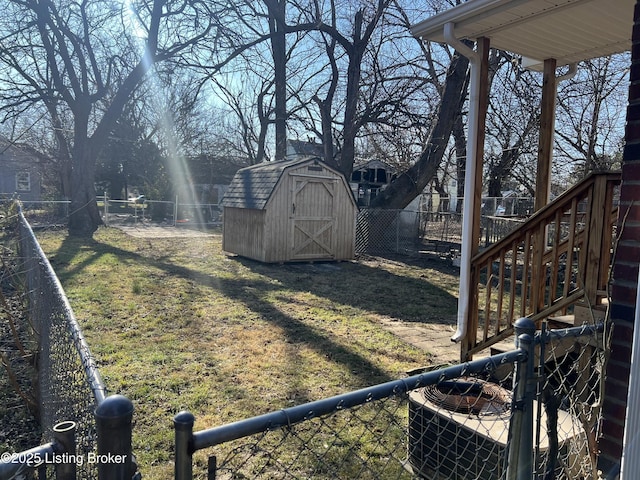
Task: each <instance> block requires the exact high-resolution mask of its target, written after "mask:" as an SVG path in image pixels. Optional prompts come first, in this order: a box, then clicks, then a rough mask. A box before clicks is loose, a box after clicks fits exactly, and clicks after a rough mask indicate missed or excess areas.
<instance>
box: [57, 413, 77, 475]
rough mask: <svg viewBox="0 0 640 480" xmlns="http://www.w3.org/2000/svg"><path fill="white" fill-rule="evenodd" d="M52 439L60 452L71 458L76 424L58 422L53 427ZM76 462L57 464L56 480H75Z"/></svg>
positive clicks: (74, 442)
mask: <svg viewBox="0 0 640 480" xmlns="http://www.w3.org/2000/svg"><path fill="white" fill-rule="evenodd" d="M53 438H54V439H55V444H57V445H59V448H61V450H62V452H59V453H67V454H69V455H71V456H73V455H75V453H76V422H69V421H68V422H60V423H58V424H56V425H54V426H53ZM76 464H77V462H75V461H70V462H57V463H56V480H76V478H77V477H76V474H77V468H76Z"/></svg>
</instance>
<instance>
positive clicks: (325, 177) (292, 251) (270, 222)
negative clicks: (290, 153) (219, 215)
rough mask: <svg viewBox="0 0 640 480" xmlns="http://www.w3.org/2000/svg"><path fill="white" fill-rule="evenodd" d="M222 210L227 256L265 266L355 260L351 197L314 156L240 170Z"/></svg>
mask: <svg viewBox="0 0 640 480" xmlns="http://www.w3.org/2000/svg"><path fill="white" fill-rule="evenodd" d="M222 206H223V220H224V222H223V237H222V248H223V250H224V251H226V252H229V253H236V254H238V255H241V256H243V257H248V258H252V259H254V260H259V261H261V262H269V263H271V262H295V261H312V260H349V259H352V258H353V256H354V250H355V226H356V217H357V212H358V207H357V205H356V202H355V199H354V197H353V194H352V193H351V189H350V188H349V185H348V184H347V182H346V179H345V178H344V176H343V175H342V174H341V173H340V172H338V171H337V170H334V169H333V168H331V167H329V166H328V165H327V164H325V163H323V162H321V161H319V160H317V159H315V158H309V159H302V160H301V159H297V160H284V161H280V162H268V163H262V164H259V165H254V166H251V167H247V168H243V169H241V170H239V171H238V172H237V173H236V175H235V176H234V177H233V180H232V181H231V185H230V186H229V188H228V189H227V191H226V193H225V195H224V197H223V199H222Z"/></svg>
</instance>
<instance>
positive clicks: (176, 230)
mask: <svg viewBox="0 0 640 480" xmlns="http://www.w3.org/2000/svg"><path fill="white" fill-rule="evenodd" d="M115 228H119V229H120V230H122V231H123V232H125V233H126V234H127V235H131V236H132V237H137V238H197V237H213V236H216V235H220V232H218V231H203V230H196V229H192V228H187V227H172V226H169V225H166V226H165V225H144V224H139V225H119V226H116V227H115Z"/></svg>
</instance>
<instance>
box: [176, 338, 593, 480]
mask: <svg viewBox="0 0 640 480" xmlns="http://www.w3.org/2000/svg"><path fill="white" fill-rule="evenodd" d="M530 331H533V330H530ZM599 331H601V326H600V327H597V328H596V327H580V328H573V329H567V330H562V331H543V332H539V333H538V334H537V335H536V337H535V340H534V342H531V340H529V342H530V345H531V347H530V348H529V349H528V350H526V349H525V348H519V349H516V350H512V351H509V352H505V353H499V354H495V355H493V356H490V357H488V358H485V359H481V360H476V361H473V362H468V363H465V364H463V365H454V366H449V367H445V368H440V369H435V370H431V371H424V372H421V373H418V374H416V375H413V376H410V377H408V378H405V379H401V380H396V381H393V382H388V383H385V384H381V385H377V386H374V387H371V388H368V389H363V390H358V391H356V392H351V393H348V394H344V395H339V396H336V397H332V398H328V399H324V400H319V401H316V402H311V403H308V404H305V405H300V406H297V407H292V408H287V409H283V410H280V411H276V412H272V413H269V414H265V415H262V416H259V417H254V418H250V419H247V420H243V421H239V422H235V423H232V424H228V425H224V426H221V427H217V428H213V429H209V430H202V431H199V432H195V433H194V432H193V431H192V428H193V422H194V417H193V416H192V415H191V414H190V413H188V412H182V413H180V414H179V415H177V416H176V417H175V419H174V424H175V428H176V479H177V480H185V479H191V478H194V475H193V470H192V468H193V465H194V464H195V466H196V467H197V468H199V469H202V470H204V469H205V468H206V470H207V471H208V477H207V478H209V479H213V478H216V479H239V478H255V479H258V478H265V479H266V478H279V479H308V478H314V479H352V478H359V479H381V478H384V479H407V480H410V479H429V480H445V479H451V480H453V479H455V480H464V479H474V480H476V479H486V480H495V479H512V478H524V477H516V476H515V473H514V472H516V471H517V470H518V469H521V468H523V467H524V468H529V470H530V471H531V476H529V477H527V478H555V479H558V480H560V479H565V480H587V479H592V478H595V459H594V454H595V450H594V445H595V443H594V441H595V438H596V433H597V432H596V430H597V426H598V419H599V414H600V412H599V408H598V405H599V400H600V381H601V372H602V371H603V362H604V357H603V353H602V345H601V339H602V335H601V334H599V333H598V332H599ZM529 338H531V337H529ZM534 345H535V347H534ZM521 346H522V345H521ZM527 365H529V366H530V368H528V367H526V366H527ZM527 417H528V420H527ZM527 437H528V441H524V440H523V439H526V438H527ZM210 447H215V448H214V449H213V452H212V454H211V455H210V456H209V457H208V458H207V457H202V456H198V453H195V457H194V458H192V454H193V452H194V451H195V452H198V451H199V450H201V449H209V448H210ZM209 452H210V453H211V451H210V450H209ZM194 459H195V462H194ZM527 462H528V465H523V464H526V463H527ZM201 475H202V471H200V470H199V471H197V472H196V477H197V478H202V476H201ZM545 475H546V476H545Z"/></svg>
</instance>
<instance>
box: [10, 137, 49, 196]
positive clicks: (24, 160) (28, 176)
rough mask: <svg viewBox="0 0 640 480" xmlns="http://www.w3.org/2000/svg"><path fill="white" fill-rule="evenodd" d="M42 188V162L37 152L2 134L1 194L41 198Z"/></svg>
mask: <svg viewBox="0 0 640 480" xmlns="http://www.w3.org/2000/svg"><path fill="white" fill-rule="evenodd" d="M41 188H42V187H41V163H40V157H39V156H38V155H37V153H36V152H34V151H33V150H31V149H30V148H29V147H26V146H23V145H19V144H14V143H11V142H10V141H9V140H8V139H7V138H5V137H2V136H0V196H2V197H4V198H6V197H13V196H15V197H17V198H20V199H21V200H26V201H34V200H40V199H41V198H42V190H41Z"/></svg>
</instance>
